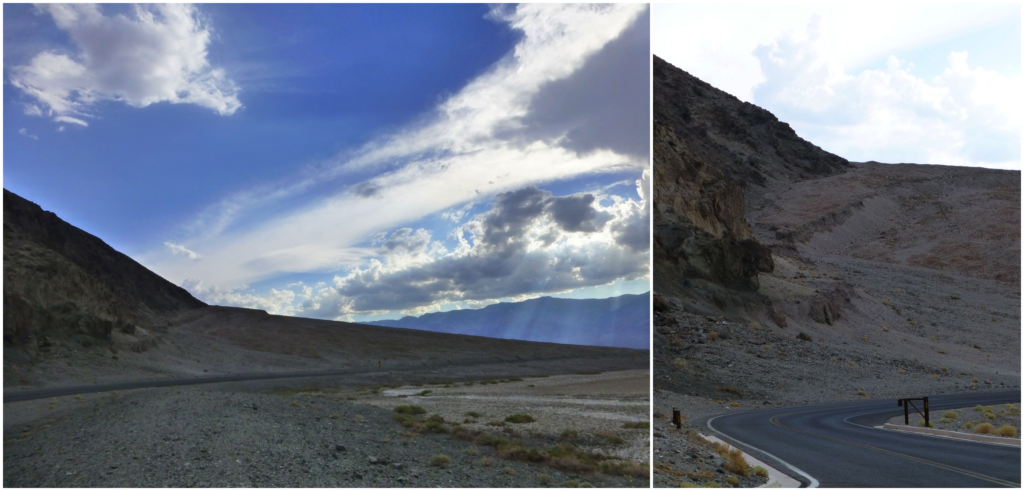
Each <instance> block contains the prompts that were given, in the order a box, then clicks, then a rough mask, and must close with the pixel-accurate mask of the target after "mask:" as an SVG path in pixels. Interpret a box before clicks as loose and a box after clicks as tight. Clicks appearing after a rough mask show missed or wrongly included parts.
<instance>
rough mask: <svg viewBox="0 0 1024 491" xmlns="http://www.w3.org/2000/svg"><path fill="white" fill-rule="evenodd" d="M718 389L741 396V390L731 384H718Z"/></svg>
mask: <svg viewBox="0 0 1024 491" xmlns="http://www.w3.org/2000/svg"><path fill="white" fill-rule="evenodd" d="M718 391H719V392H725V393H727V394H735V395H738V396H740V397H743V391H741V390H740V389H739V388H738V387H735V386H732V385H720V386H718Z"/></svg>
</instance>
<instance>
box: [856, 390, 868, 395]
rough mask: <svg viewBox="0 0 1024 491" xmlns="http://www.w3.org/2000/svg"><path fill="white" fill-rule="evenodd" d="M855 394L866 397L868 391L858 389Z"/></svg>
mask: <svg viewBox="0 0 1024 491" xmlns="http://www.w3.org/2000/svg"><path fill="white" fill-rule="evenodd" d="M857 395H859V396H861V397H867V396H868V393H867V392H864V391H863V390H858V391H857Z"/></svg>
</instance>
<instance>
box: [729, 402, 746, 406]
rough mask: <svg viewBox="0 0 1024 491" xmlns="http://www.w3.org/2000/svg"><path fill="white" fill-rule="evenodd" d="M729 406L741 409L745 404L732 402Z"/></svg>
mask: <svg viewBox="0 0 1024 491" xmlns="http://www.w3.org/2000/svg"><path fill="white" fill-rule="evenodd" d="M729 405H730V406H732V407H740V406H742V405H743V404H740V403H738V402H736V401H732V402H730V403H729Z"/></svg>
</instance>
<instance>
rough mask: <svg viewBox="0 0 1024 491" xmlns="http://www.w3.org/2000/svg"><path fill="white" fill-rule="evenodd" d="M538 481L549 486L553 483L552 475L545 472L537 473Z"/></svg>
mask: <svg viewBox="0 0 1024 491" xmlns="http://www.w3.org/2000/svg"><path fill="white" fill-rule="evenodd" d="M537 482H539V483H541V484H543V485H545V486H547V485H548V484H551V476H549V475H547V474H544V473H540V474H537Z"/></svg>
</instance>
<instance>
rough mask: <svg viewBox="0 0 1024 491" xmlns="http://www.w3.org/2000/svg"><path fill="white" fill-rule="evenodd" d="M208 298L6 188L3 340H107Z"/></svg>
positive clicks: (200, 304)
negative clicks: (199, 297) (115, 332)
mask: <svg viewBox="0 0 1024 491" xmlns="http://www.w3.org/2000/svg"><path fill="white" fill-rule="evenodd" d="M205 306H206V304H205V303H203V302H201V301H199V300H197V299H196V298H194V297H193V296H192V295H191V294H189V293H188V292H187V291H185V290H184V289H183V288H180V287H178V286H176V285H174V284H172V283H171V282H169V281H167V280H165V279H163V278H161V277H160V276H159V275H157V274H156V273H153V272H152V271H149V270H148V269H146V268H145V267H144V266H142V265H141V264H139V263H137V262H135V261H134V260H132V259H131V258H130V257H128V256H126V255H124V254H122V253H120V252H118V251H116V250H114V249H113V248H112V247H110V246H109V245H107V244H106V243H104V242H103V241H102V240H100V239H99V238H97V237H95V236H93V235H92V234H89V233H87V232H84V231H82V230H80V229H78V228H76V227H74V226H72V225H70V224H68V223H66V222H64V221H63V220H61V219H60V218H59V217H57V215H55V214H54V213H53V212H49V211H45V210H43V209H42V208H41V207H40V206H39V205H37V204H35V203H32V202H30V201H28V200H26V199H24V198H22V197H21V196H18V195H17V194H14V193H12V192H10V191H8V190H7V189H4V346H5V347H8V346H17V345H25V344H27V343H30V342H32V341H33V340H35V341H38V342H42V341H43V336H49V337H55V338H63V337H69V336H70V337H74V336H79V335H85V336H91V337H94V338H99V339H104V340H108V339H110V333H111V331H112V330H113V329H115V328H116V329H119V330H123V331H125V332H132V331H134V330H135V327H136V326H143V325H144V326H146V327H147V328H148V327H150V326H152V325H153V324H155V323H159V321H158V317H159V316H161V315H164V314H169V313H174V312H178V311H182V310H187V309H194V308H200V307H205Z"/></svg>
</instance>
